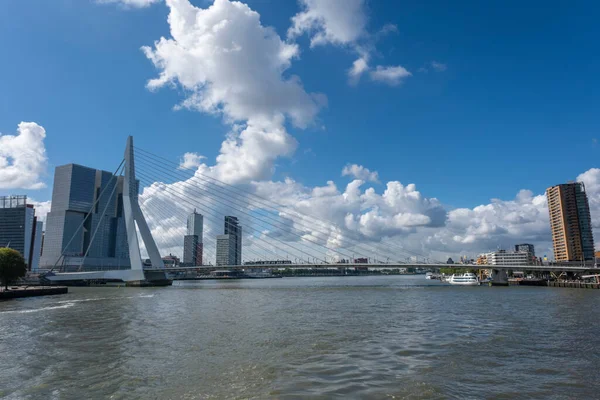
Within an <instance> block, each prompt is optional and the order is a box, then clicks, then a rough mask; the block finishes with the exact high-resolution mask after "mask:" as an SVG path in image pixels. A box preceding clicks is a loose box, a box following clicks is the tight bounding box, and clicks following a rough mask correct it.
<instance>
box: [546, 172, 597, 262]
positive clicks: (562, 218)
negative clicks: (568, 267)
mask: <svg viewBox="0 0 600 400" xmlns="http://www.w3.org/2000/svg"><path fill="white" fill-rule="evenodd" d="M546 196H547V198H548V211H549V213H550V228H551V229H552V242H553V244H554V259H555V260H556V261H588V260H589V261H592V260H594V237H593V236H592V221H591V216H590V206H589V203H588V198H587V195H586V192H585V186H584V184H583V183H582V182H573V183H564V184H561V185H556V186H552V187H549V188H548V189H546Z"/></svg>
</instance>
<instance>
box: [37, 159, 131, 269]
mask: <svg viewBox="0 0 600 400" xmlns="http://www.w3.org/2000/svg"><path fill="white" fill-rule="evenodd" d="M40 265H41V267H43V268H52V267H54V266H55V265H57V267H59V269H62V270H67V271H68V270H79V269H83V270H99V269H119V268H123V269H125V268H129V267H130V262H129V247H128V244H127V233H126V230H125V220H124V218H123V178H122V177H118V176H115V175H113V174H112V173H110V172H107V171H101V170H96V169H93V168H88V167H84V166H81V165H76V164H68V165H63V166H59V167H57V168H56V170H55V173H54V188H53V191H52V205H51V209H50V212H49V213H48V215H47V217H46V232H45V238H44V249H43V252H42V257H41V260H40Z"/></svg>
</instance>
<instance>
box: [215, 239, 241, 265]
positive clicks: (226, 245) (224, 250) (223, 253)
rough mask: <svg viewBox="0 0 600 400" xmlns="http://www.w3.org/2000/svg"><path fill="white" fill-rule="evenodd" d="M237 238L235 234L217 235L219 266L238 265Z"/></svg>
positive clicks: (217, 262) (217, 261)
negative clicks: (236, 255) (236, 254)
mask: <svg viewBox="0 0 600 400" xmlns="http://www.w3.org/2000/svg"><path fill="white" fill-rule="evenodd" d="M235 253H236V251H235V238H234V236H233V235H217V259H216V264H217V265H218V266H223V265H238V264H236V257H235Z"/></svg>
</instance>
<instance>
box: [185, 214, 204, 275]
mask: <svg viewBox="0 0 600 400" xmlns="http://www.w3.org/2000/svg"><path fill="white" fill-rule="evenodd" d="M203 224H204V217H203V216H202V214H198V213H197V212H196V210H194V212H193V213H191V214H190V215H189V216H188V219H187V232H186V233H187V235H185V236H184V237H183V262H184V264H185V265H188V266H195V265H202V251H203V244H202V232H203Z"/></svg>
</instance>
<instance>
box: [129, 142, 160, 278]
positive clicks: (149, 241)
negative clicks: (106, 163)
mask: <svg viewBox="0 0 600 400" xmlns="http://www.w3.org/2000/svg"><path fill="white" fill-rule="evenodd" d="M123 214H124V217H125V229H126V231H127V242H128V245H129V261H130V262H131V270H132V271H131V272H132V273H131V277H130V278H129V279H127V282H128V285H132V286H165V285H166V284H170V282H171V281H170V280H168V279H167V276H166V274H165V272H164V271H160V269H164V268H165V265H164V263H163V261H162V258H161V257H160V254H159V252H158V247H157V246H156V243H155V242H154V238H153V237H152V233H151V232H150V228H149V227H148V224H147V223H146V219H145V218H144V214H143V213H142V209H141V208H140V205H139V203H138V181H137V180H136V177H135V163H134V157H133V137H131V136H129V138H127V146H126V147H125V177H124V179H123ZM136 225H137V229H136ZM137 230H139V232H140V236H141V238H142V240H143V242H144V245H145V246H146V251H147V252H148V256H149V257H150V262H151V264H152V268H153V269H159V271H152V272H149V271H144V269H143V262H142V256H141V254H140V243H139V241H138V236H137Z"/></svg>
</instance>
